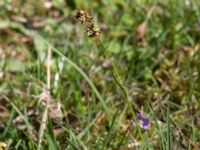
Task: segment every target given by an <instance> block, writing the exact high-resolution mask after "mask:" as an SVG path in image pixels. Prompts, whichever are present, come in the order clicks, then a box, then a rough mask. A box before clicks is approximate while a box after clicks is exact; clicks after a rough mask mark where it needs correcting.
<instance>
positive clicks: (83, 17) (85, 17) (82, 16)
mask: <svg viewBox="0 0 200 150" xmlns="http://www.w3.org/2000/svg"><path fill="white" fill-rule="evenodd" d="M75 17H76V18H77V19H78V20H79V21H80V22H81V23H92V16H91V15H90V14H88V13H87V12H86V11H84V10H80V11H78V12H77V14H76V15H75Z"/></svg>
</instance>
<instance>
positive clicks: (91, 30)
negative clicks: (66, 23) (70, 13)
mask: <svg viewBox="0 0 200 150" xmlns="http://www.w3.org/2000/svg"><path fill="white" fill-rule="evenodd" d="M75 17H76V18H77V19H78V20H79V21H80V22H81V23H84V24H85V25H86V32H87V35H88V36H89V37H97V36H99V33H100V32H99V28H98V27H97V26H95V25H94V22H93V20H92V18H93V17H92V16H91V15H90V14H89V13H88V12H86V11H84V10H80V11H78V12H77V14H76V15H75Z"/></svg>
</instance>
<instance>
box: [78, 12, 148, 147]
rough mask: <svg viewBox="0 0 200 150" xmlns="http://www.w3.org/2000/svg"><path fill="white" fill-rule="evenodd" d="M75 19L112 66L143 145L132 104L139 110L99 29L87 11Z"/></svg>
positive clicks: (79, 13) (139, 125)
mask: <svg viewBox="0 0 200 150" xmlns="http://www.w3.org/2000/svg"><path fill="white" fill-rule="evenodd" d="M75 17H76V18H77V19H78V21H79V22H80V23H81V24H84V25H85V26H86V32H87V35H88V36H89V37H90V38H93V39H94V40H95V42H96V44H97V45H98V47H100V48H101V49H102V50H103V54H104V56H105V57H106V58H107V59H108V60H109V61H110V63H111V66H112V73H113V77H114V80H115V81H116V83H117V85H118V86H119V87H120V89H121V91H122V92H123V96H124V99H125V101H126V103H127V104H128V107H129V109H130V111H131V114H132V117H133V120H134V122H135V124H136V127H137V129H138V131H139V136H140V138H141V140H142V143H143V145H144V143H145V141H144V137H143V134H142V131H141V122H139V119H138V117H137V116H136V113H135V112H134V111H133V108H132V104H133V107H134V109H135V110H137V111H138V110H139V109H138V106H137V104H136V103H135V102H134V101H132V103H131V102H130V97H129V94H128V91H127V89H126V87H125V86H124V85H123V81H122V78H121V76H120V74H119V71H118V69H117V67H116V65H115V64H114V62H113V61H112V59H111V53H110V52H109V51H108V50H107V48H106V47H105V45H104V44H103V42H102V41H101V39H100V29H99V27H98V26H96V25H95V24H94V22H93V17H92V15H90V14H89V13H88V12H87V11H84V10H80V11H78V12H77V14H76V15H75Z"/></svg>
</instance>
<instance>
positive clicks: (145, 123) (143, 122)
mask: <svg viewBox="0 0 200 150" xmlns="http://www.w3.org/2000/svg"><path fill="white" fill-rule="evenodd" d="M136 117H137V120H138V123H139V125H140V128H141V129H142V130H143V131H146V130H148V129H149V128H150V127H151V125H150V120H149V119H148V118H146V117H144V116H143V115H141V114H138V113H137V114H136ZM132 125H133V126H134V127H136V123H135V122H134V121H133V120H132Z"/></svg>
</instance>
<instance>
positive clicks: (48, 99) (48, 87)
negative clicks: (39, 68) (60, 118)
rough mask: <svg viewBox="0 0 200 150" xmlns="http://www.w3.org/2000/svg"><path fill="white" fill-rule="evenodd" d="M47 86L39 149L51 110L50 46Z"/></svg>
mask: <svg viewBox="0 0 200 150" xmlns="http://www.w3.org/2000/svg"><path fill="white" fill-rule="evenodd" d="M47 61H48V62H47V88H46V89H45V92H46V96H47V99H46V107H45V110H44V112H43V115H42V122H41V126H40V134H39V142H38V150H40V149H41V144H42V139H43V136H44V131H45V129H46V126H47V120H48V110H49V104H50V99H51V97H50V89H51V80H50V79H51V47H50V46H49V47H48V60H47Z"/></svg>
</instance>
